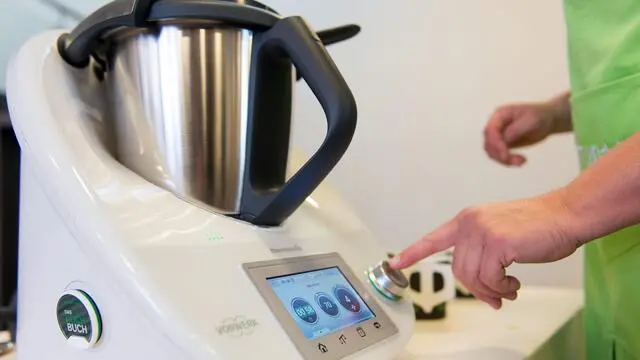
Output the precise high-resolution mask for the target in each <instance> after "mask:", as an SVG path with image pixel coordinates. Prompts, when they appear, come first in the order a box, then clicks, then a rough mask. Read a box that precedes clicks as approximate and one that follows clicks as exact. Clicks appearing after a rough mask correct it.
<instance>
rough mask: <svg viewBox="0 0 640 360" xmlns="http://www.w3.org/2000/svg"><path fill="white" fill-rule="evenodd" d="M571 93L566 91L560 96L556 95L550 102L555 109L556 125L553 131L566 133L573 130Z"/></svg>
mask: <svg viewBox="0 0 640 360" xmlns="http://www.w3.org/2000/svg"><path fill="white" fill-rule="evenodd" d="M570 100H571V93H570V92H569V91H565V92H563V93H561V94H559V95H558V96H555V97H554V98H552V99H551V100H549V103H550V104H551V105H552V106H551V107H552V108H553V111H554V118H555V121H554V126H553V131H552V132H553V133H556V134H559V133H566V132H571V131H572V130H573V123H572V119H571V101H570Z"/></svg>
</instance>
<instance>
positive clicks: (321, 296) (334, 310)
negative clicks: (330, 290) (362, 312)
mask: <svg viewBox="0 0 640 360" xmlns="http://www.w3.org/2000/svg"><path fill="white" fill-rule="evenodd" d="M316 304H318V306H320V309H322V311H324V312H325V313H326V314H327V315H329V316H337V315H338V314H339V313H340V308H339V307H338V304H336V302H335V301H333V300H332V299H331V297H330V296H329V295H327V294H325V293H317V294H316Z"/></svg>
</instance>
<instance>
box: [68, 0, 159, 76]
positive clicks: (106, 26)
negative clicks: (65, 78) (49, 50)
mask: <svg viewBox="0 0 640 360" xmlns="http://www.w3.org/2000/svg"><path fill="white" fill-rule="evenodd" d="M155 1H157V0H116V1H112V2H110V3H108V4H106V5H104V6H102V7H101V8H99V9H98V10H96V11H95V12H93V13H92V14H91V15H89V16H88V17H87V18H85V19H84V20H82V21H81V22H80V24H78V26H76V27H75V28H74V29H73V30H72V31H71V33H65V34H63V35H62V36H60V38H59V39H58V52H59V53H60V56H62V58H63V59H64V60H65V61H66V62H67V63H69V64H70V65H71V66H75V67H79V68H83V67H86V66H87V65H89V61H90V58H91V53H92V51H93V49H94V44H95V42H96V41H98V39H99V38H100V36H102V34H104V33H105V32H106V31H108V30H112V29H116V28H119V27H139V26H142V25H144V24H145V23H146V19H147V17H148V14H149V11H150V9H151V5H153V3H154V2H155Z"/></svg>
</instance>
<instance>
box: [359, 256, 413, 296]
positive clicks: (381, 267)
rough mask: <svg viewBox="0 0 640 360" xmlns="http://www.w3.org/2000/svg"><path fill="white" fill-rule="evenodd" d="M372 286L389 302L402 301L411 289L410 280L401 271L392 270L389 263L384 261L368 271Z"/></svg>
mask: <svg viewBox="0 0 640 360" xmlns="http://www.w3.org/2000/svg"><path fill="white" fill-rule="evenodd" d="M367 278H368V279H369V282H370V283H371V285H372V286H373V287H374V288H375V289H376V290H377V291H378V292H379V293H380V294H382V295H383V296H384V297H386V298H387V299H389V300H394V301H397V300H400V299H402V297H403V295H404V292H405V291H406V289H407V288H408V287H409V279H407V277H406V276H405V275H404V274H403V273H402V271H400V270H396V269H392V268H391V266H390V265H389V262H388V261H386V260H385V261H382V262H380V263H379V264H378V265H376V266H374V267H372V268H370V269H369V271H367Z"/></svg>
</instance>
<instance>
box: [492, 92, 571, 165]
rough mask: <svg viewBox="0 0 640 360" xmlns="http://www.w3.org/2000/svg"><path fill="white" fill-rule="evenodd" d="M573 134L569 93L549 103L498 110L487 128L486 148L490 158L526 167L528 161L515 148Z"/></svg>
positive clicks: (553, 98)
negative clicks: (550, 137)
mask: <svg viewBox="0 0 640 360" xmlns="http://www.w3.org/2000/svg"><path fill="white" fill-rule="evenodd" d="M570 131H572V121H571V103H570V93H569V92H568V91H565V92H563V93H561V94H558V95H556V96H554V97H552V98H550V99H548V100H545V101H539V102H531V103H515V104H507V105H504V106H501V107H499V108H497V109H496V110H495V111H494V112H493V114H492V115H491V117H490V118H489V121H488V122H487V125H486V126H485V129H484V149H485V152H486V153H487V154H488V155H489V157H490V158H492V159H493V160H495V161H497V162H499V163H501V164H503V165H507V166H522V165H523V164H524V163H525V162H526V158H525V157H524V156H523V155H521V154H517V153H514V152H513V150H514V149H517V148H522V147H526V146H531V145H533V144H537V143H539V142H541V141H542V140H544V139H546V138H547V137H549V136H550V135H553V134H559V133H565V132H570Z"/></svg>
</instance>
